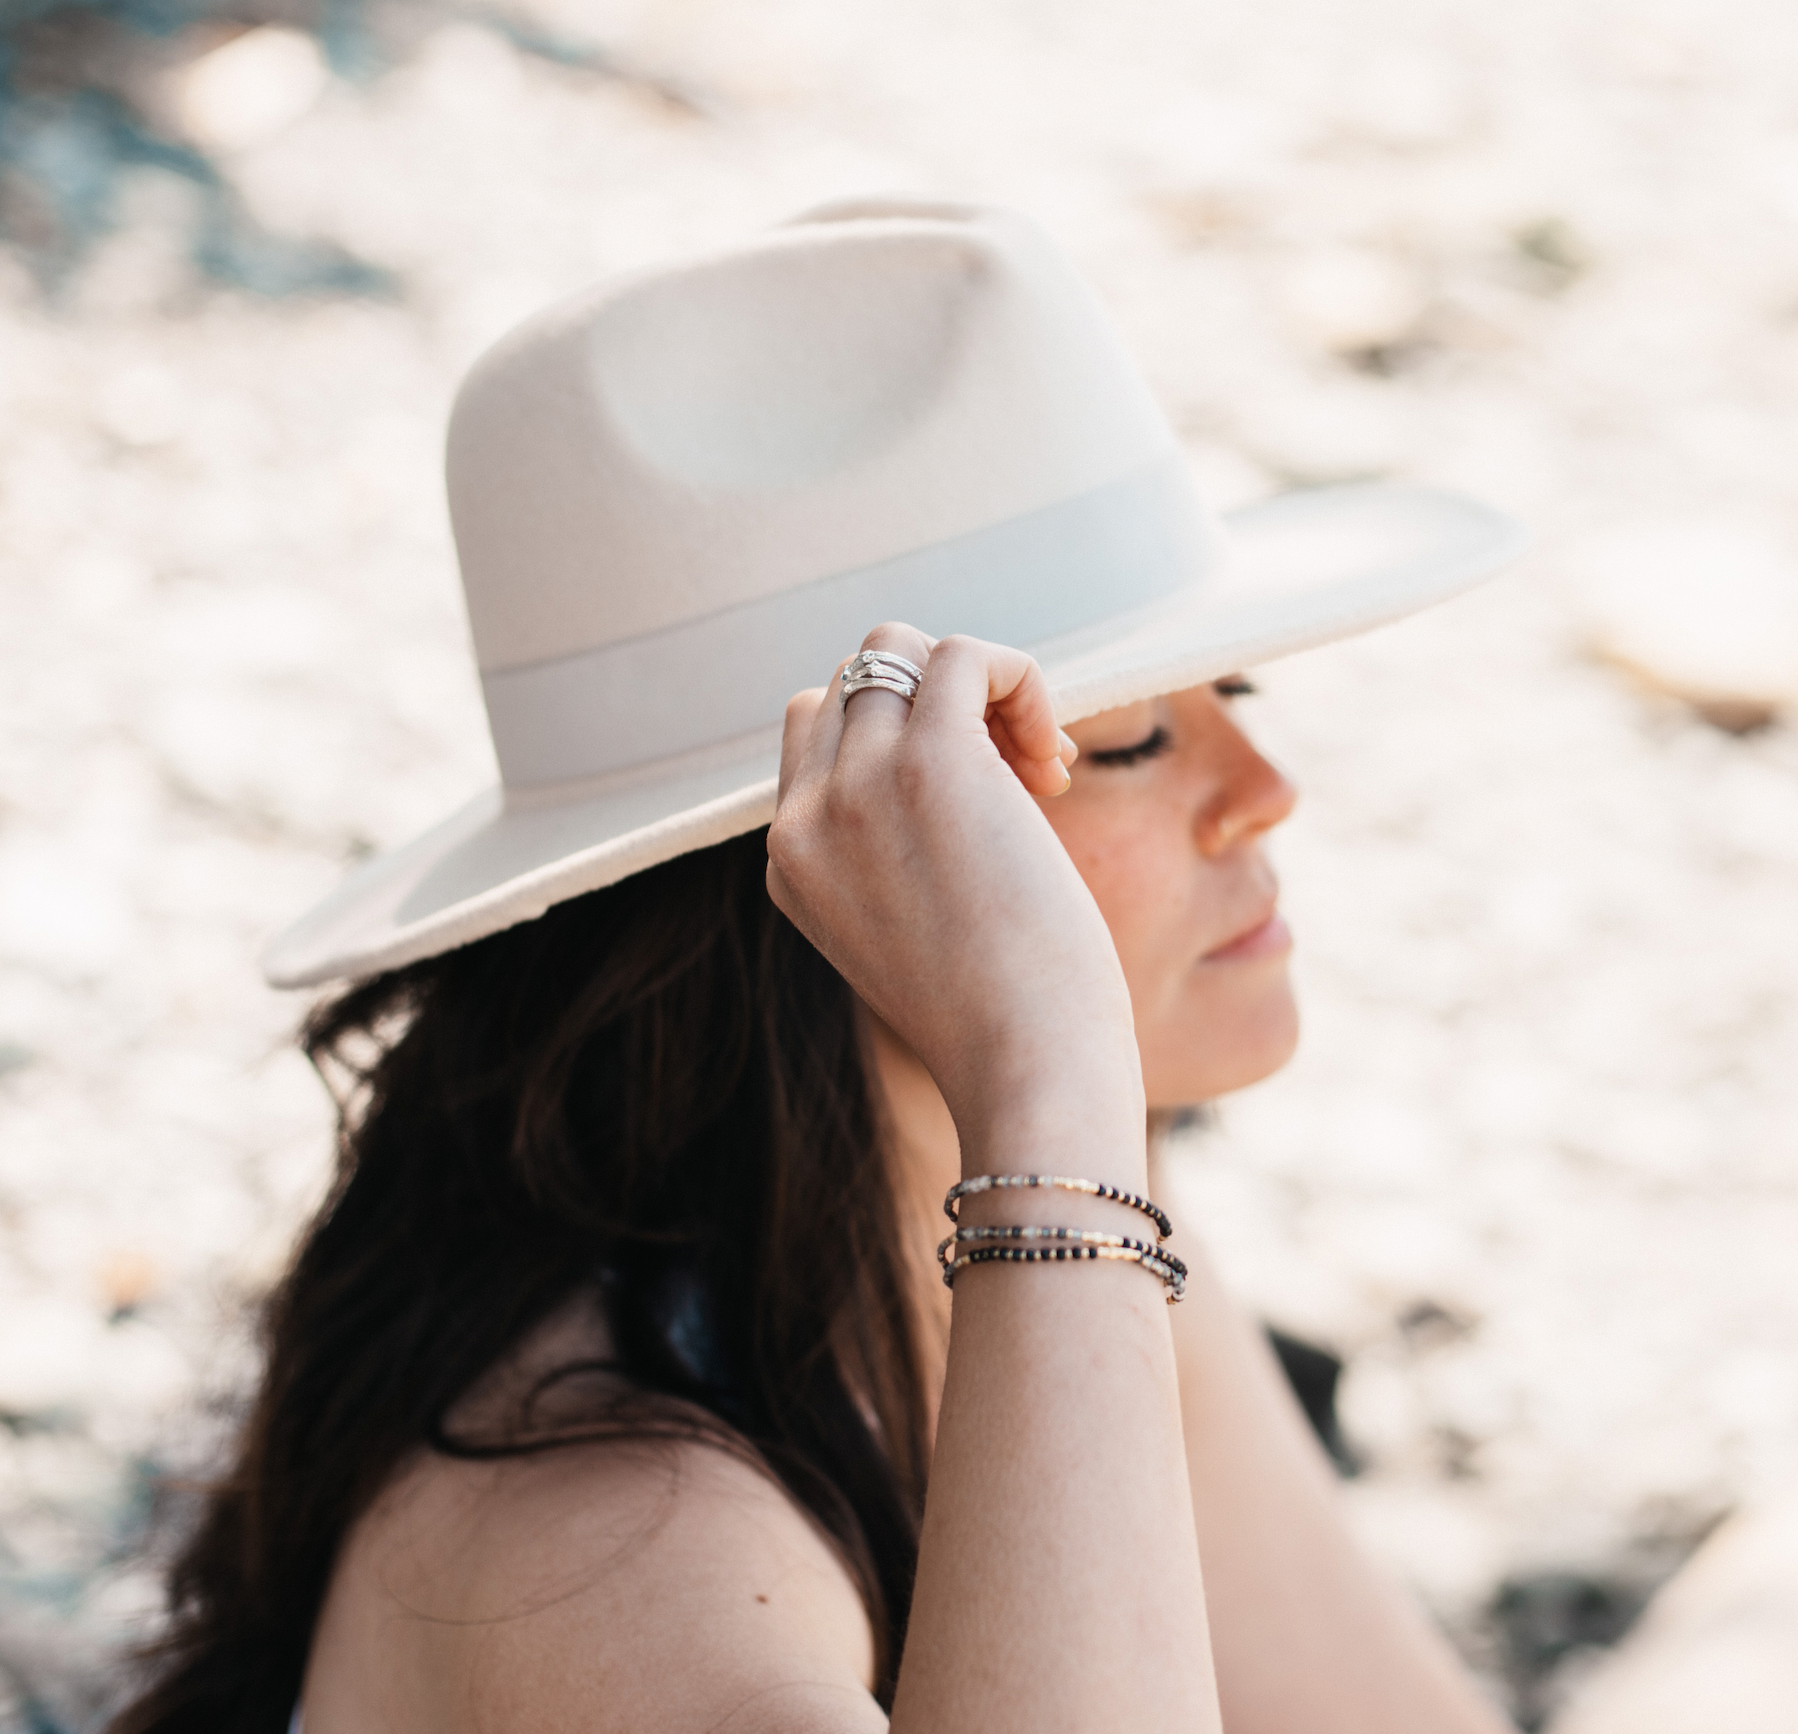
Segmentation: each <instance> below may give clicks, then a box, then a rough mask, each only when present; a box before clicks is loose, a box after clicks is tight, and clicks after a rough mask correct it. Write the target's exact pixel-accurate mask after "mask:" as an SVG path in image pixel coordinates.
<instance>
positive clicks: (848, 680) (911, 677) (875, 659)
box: [842, 650, 924, 706]
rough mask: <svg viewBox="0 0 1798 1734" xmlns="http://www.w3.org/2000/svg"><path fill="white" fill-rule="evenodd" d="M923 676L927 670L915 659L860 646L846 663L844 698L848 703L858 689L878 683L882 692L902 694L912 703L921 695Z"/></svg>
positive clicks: (863, 689)
mask: <svg viewBox="0 0 1798 1734" xmlns="http://www.w3.org/2000/svg"><path fill="white" fill-rule="evenodd" d="M923 678H924V671H923V669H921V668H920V667H918V665H917V664H916V663H915V662H910V661H908V660H907V659H906V658H905V657H903V656H896V655H895V654H894V653H893V652H892V651H890V650H858V651H857V652H856V653H855V655H854V656H852V657H850V659H849V660H848V662H846V663H845V664H844V665H843V673H842V702H843V704H844V705H845V706H847V705H848V703H849V701H850V699H852V698H854V697H855V695H856V694H857V693H858V692H867V691H868V690H869V689H870V688H871V687H878V688H880V690H881V691H882V692H891V693H896V694H898V696H899V697H900V698H902V699H904V700H905V702H906V703H907V704H910V703H911V702H912V701H913V700H914V699H915V698H916V697H917V696H918V683H919V682H920V681H922V680H923Z"/></svg>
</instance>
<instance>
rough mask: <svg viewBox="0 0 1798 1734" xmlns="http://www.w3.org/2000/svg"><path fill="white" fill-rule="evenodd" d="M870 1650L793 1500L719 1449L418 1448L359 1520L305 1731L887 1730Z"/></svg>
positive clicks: (630, 1445)
mask: <svg viewBox="0 0 1798 1734" xmlns="http://www.w3.org/2000/svg"><path fill="white" fill-rule="evenodd" d="M872 1666H873V1642H872V1637H871V1634H870V1631H869V1628H868V1622H867V1618H866V1615H865V1614H864V1612H863V1609H862V1605H861V1599H860V1597H859V1596H858V1594H857V1593H856V1590H855V1587H854V1585H853V1584H852V1582H851V1581H850V1579H849V1577H848V1574H847V1573H846V1572H845V1570H844V1569H843V1567H842V1565H841V1564H840V1562H839V1561H838V1559H837V1557H836V1555H835V1554H834V1552H833V1551H832V1549H831V1548H830V1546H829V1545H828V1543H827V1542H826V1541H825V1540H824V1539H823V1537H822V1536H820V1535H819V1534H818V1532H817V1531H816V1529H815V1528H814V1526H813V1525H812V1523H811V1522H810V1520H809V1519H808V1518H807V1517H806V1516H805V1514H804V1513H802V1512H801V1511H800V1510H799V1509H798V1508H797V1506H796V1505H795V1504H794V1503H793V1501H792V1500H791V1499H790V1498H789V1497H788V1496H787V1494H786V1493H785V1491H784V1490H783V1489H781V1488H780V1487H779V1486H778V1485H777V1484H775V1483H774V1482H773V1481H771V1480H770V1479H769V1477H767V1476H766V1475H765V1474H763V1473H762V1472H761V1471H760V1470H758V1469H757V1468H756V1467H754V1466H753V1465H751V1464H749V1463H745V1462H743V1461H740V1460H739V1459H737V1458H735V1457H733V1456H732V1455H731V1454H730V1453H729V1452H727V1451H724V1450H721V1449H719V1448H717V1447H715V1446H710V1445H705V1444H699V1443H694V1442H690V1441H679V1442H669V1441H657V1440H643V1441H613V1442H607V1443H604V1444H589V1445H579V1446H570V1447H564V1448H560V1449H557V1450H553V1451H548V1452H544V1453H540V1454H538V1455H535V1456H529V1457H516V1458H510V1459H505V1460H502V1461H499V1462H482V1463H469V1462H463V1461H458V1460H451V1459H447V1458H444V1457H441V1456H437V1455H435V1454H431V1455H421V1456H420V1457H419V1458H417V1459H416V1460H415V1461H414V1462H413V1463H412V1464H411V1465H409V1466H408V1468H407V1469H406V1470H405V1471H404V1472H403V1473H402V1474H401V1475H400V1476H399V1477H397V1478H396V1480H395V1481H394V1483H393V1484H392V1485H391V1486H390V1487H389V1489H388V1490H387V1492H386V1493H385V1494H384V1495H383V1496H382V1498H381V1499H380V1500H379V1501H378V1502H377V1503H376V1505H375V1506H374V1507H373V1508H372V1509H371V1510H370V1512H369V1513H368V1515H367V1516H366V1517H365V1518H364V1519H363V1521H362V1522H361V1523H360V1524H359V1525H358V1526H357V1528H356V1529H355V1530H354V1531H353V1532H352V1534H351V1536H350V1538H349V1541H348V1543H347V1545H346V1547H345V1549H344V1552H343V1554H342V1556H341V1557H340V1559H339V1562H338V1565H337V1569H336V1572H335V1574H334V1577H333V1581H332V1584H331V1588H330V1592H329V1595H328V1596H327V1599H326V1604H325V1608H324V1612H323V1614H322V1616H321V1619H320V1622H319V1628H318V1632H317V1634H316V1637H315V1639H314V1643H313V1652H312V1659H311V1664H310V1667H309V1669H308V1673H307V1681H306V1694H305V1706H306V1734H369V1731H370V1730H375V1729H379V1730H382V1731H383V1734H386V1731H389V1730H391V1731H392V1734H410V1731H411V1730H414V1729H417V1730H420V1731H423V1730H426V1729H429V1730H432V1731H433V1734H454V1731H455V1730H458V1729H463V1728H467V1729H472V1728H474V1727H476V1726H479V1727H480V1728H481V1729H482V1730H484V1731H485V1730H495V1731H504V1730H508V1729H513V1728H518V1729H524V1728H529V1729H530V1730H532V1731H533V1734H536V1731H537V1730H563V1729H566V1730H569V1731H571V1734H572V1731H573V1730H577V1729H579V1730H607V1731H611V1730H616V1731H618V1734H632V1731H635V1730H639V1729H640V1730H643V1731H644V1734H648V1731H650V1730H655V1731H657V1734H662V1731H669V1734H674V1731H678V1730H681V1729H686V1728H691V1729H694V1730H696V1731H697V1730H700V1729H715V1730H729V1731H730V1734H755V1731H758V1730H764V1729H766V1730H773V1729H777V1728H778V1729H780V1730H782V1731H783V1734H810V1731H812V1730H816V1731H817V1734H859V1731H862V1730H876V1729H881V1728H884V1727H885V1718H884V1716H883V1715H882V1714H881V1711H880V1709H879V1707H878V1705H877V1704H876V1703H875V1701H874V1699H873V1697H872V1696H871V1693H870V1681H871V1673H872Z"/></svg>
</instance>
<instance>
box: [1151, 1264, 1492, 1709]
mask: <svg viewBox="0 0 1798 1734" xmlns="http://www.w3.org/2000/svg"><path fill="white" fill-rule="evenodd" d="M1181 1250H1182V1253H1183V1256H1184V1257H1185V1258H1186V1259H1187V1260H1188V1262H1189V1263H1190V1264H1191V1266H1192V1273H1191V1276H1190V1278H1189V1280H1188V1287H1187V1300H1186V1303H1185V1304H1184V1305H1183V1306H1181V1307H1178V1308H1176V1309H1175V1319H1174V1342H1175V1356H1176V1362H1177V1365H1178V1369H1179V1379H1180V1397H1181V1409H1182V1414H1183V1416H1184V1420H1185V1441H1186V1455H1187V1463H1188V1468H1189V1471H1190V1476H1191V1487H1192V1503H1193V1510H1194V1517H1195V1521H1196V1523H1197V1526H1198V1536H1199V1551H1200V1555H1201V1557H1202V1558H1203V1560H1204V1563H1205V1576H1206V1583H1207V1588H1208V1590H1209V1596H1210V1615H1211V1618H1210V1635H1211V1641H1212V1644H1213V1646H1214V1651H1215V1655H1216V1659H1217V1674H1218V1689H1219V1693H1220V1696H1221V1699H1222V1702H1223V1706H1224V1711H1225V1715H1226V1719H1227V1723H1228V1726H1229V1729H1230V1734H1500V1731H1501V1730H1503V1729H1504V1728H1505V1727H1506V1724H1505V1722H1504V1721H1503V1720H1502V1719H1501V1718H1500V1717H1499V1716H1498V1715H1497V1713H1496V1712H1495V1711H1493V1710H1492V1709H1491V1708H1490V1707H1489V1706H1488V1705H1487V1704H1486V1703H1485V1702H1484V1700H1483V1699H1482V1698H1481V1697H1480V1695H1479V1693H1478V1691H1477V1689H1476V1688H1475V1686H1474V1685H1473V1682H1472V1681H1471V1679H1470V1678H1469V1677H1468V1676H1467V1674H1466V1673H1465V1671H1464V1670H1462V1669H1461V1668H1460V1666H1459V1665H1458V1664H1457V1662H1456V1661H1455V1659H1454V1657H1453V1656H1452V1655H1451V1654H1450V1653H1449V1651H1448V1648H1447V1646H1446V1645H1445V1644H1444V1643H1443V1642H1442V1640H1441V1639H1440V1638H1439V1637H1438V1636H1437V1634H1436V1633H1434V1632H1433V1631H1431V1630H1430V1629H1429V1628H1428V1626H1427V1625H1426V1623H1425V1621H1424V1620H1423V1617H1422V1615H1421V1614H1420V1612H1419V1611H1418V1610H1417V1609H1416V1608H1415V1607H1414V1606H1413V1605H1412V1604H1411V1603H1410V1602H1409V1601H1408V1600H1407V1599H1406V1598H1405V1597H1404V1596H1403V1595H1402V1594H1401V1593H1400V1592H1399V1591H1398V1590H1397V1589H1395V1588H1394V1587H1393V1586H1392V1585H1391V1584H1390V1583H1388V1582H1387V1581H1386V1579H1385V1578H1384V1576H1383V1575H1382V1574H1381V1573H1380V1572H1379V1571H1378V1570H1377V1569H1376V1568H1375V1567H1374V1566H1373V1565H1372V1563H1371V1562H1370V1561H1369V1560H1368V1559H1367V1557H1366V1556H1365V1554H1363V1552H1362V1551H1361V1549H1360V1548H1359V1546H1358V1545H1357V1544H1356V1542H1355V1539H1354V1537H1353V1535H1352V1533H1351V1531H1350V1530H1349V1527H1348V1524H1347V1521H1346V1518H1345V1514H1344V1512H1343V1510H1342V1504H1341V1498H1340V1494H1339V1491H1338V1489H1337V1487H1336V1485H1335V1478H1334V1475H1333V1473H1332V1472H1331V1470H1330V1468H1329V1465H1328V1463H1327V1461H1326V1460H1325V1458H1324V1456H1323V1453H1322V1451H1321V1450H1320V1449H1319V1448H1318V1447H1317V1445H1316V1442H1315V1441H1314V1440H1313V1438H1312V1437H1311V1434H1310V1432H1309V1429H1308V1428H1307V1426H1306V1424H1305V1422H1304V1418H1303V1416H1302V1415H1301V1414H1300V1412H1299V1410H1298V1407H1297V1405H1296V1403H1294V1402H1293V1400H1292V1398H1291V1395H1290V1393H1289V1392H1288V1391H1287V1390H1286V1389H1285V1386H1284V1382H1283V1381H1282V1380H1281V1378H1280V1375H1279V1371H1278V1368H1277V1366H1276V1364H1275V1363H1274V1361H1273V1358H1272V1355H1271V1354H1270V1353H1269V1351H1268V1349H1267V1347H1266V1345H1265V1343H1264V1342H1263V1341H1262V1340H1260V1338H1259V1335H1258V1333H1256V1332H1255V1331H1254V1330H1253V1329H1252V1328H1251V1327H1250V1326H1249V1324H1248V1322H1247V1321H1246V1320H1245V1319H1244V1318H1243V1317H1242V1315H1241V1314H1240V1312H1239V1311H1238V1310H1237V1308H1236V1307H1235V1306H1234V1305H1233V1304H1232V1303H1231V1302H1230V1300H1229V1299H1228V1298H1227V1297H1226V1295H1225V1294H1224V1292H1223V1290H1222V1289H1221V1288H1220V1287H1219V1285H1218V1283H1217V1281H1216V1278H1215V1276H1214V1275H1213V1273H1212V1272H1211V1270H1210V1268H1209V1266H1208V1264H1207V1263H1206V1261H1205V1259H1204V1257H1203V1254H1202V1251H1201V1250H1200V1249H1198V1248H1196V1247H1194V1246H1193V1245H1191V1244H1188V1245H1186V1246H1184V1247H1182V1249H1181Z"/></svg>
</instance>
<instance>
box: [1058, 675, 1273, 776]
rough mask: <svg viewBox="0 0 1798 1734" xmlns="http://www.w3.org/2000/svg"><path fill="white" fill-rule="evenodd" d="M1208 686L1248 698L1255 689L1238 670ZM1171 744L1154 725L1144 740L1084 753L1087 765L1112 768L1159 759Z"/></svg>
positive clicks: (1171, 739)
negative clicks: (1127, 745)
mask: <svg viewBox="0 0 1798 1734" xmlns="http://www.w3.org/2000/svg"><path fill="white" fill-rule="evenodd" d="M1211 690H1212V691H1213V692H1215V693H1216V694H1217V696H1218V697H1219V698H1247V697H1249V696H1250V694H1252V693H1253V692H1254V691H1255V684H1254V682H1253V681H1250V680H1246V679H1244V678H1243V676H1241V675H1240V674H1227V675H1225V676H1224V678H1223V679H1222V680H1214V681H1213V682H1212V683H1211ZM1173 744H1174V737H1173V736H1172V735H1170V734H1169V733H1168V732H1167V730H1166V729H1164V728H1162V727H1160V726H1159V725H1157V726H1156V727H1155V728H1154V729H1153V730H1152V731H1151V732H1150V733H1149V735H1148V737H1147V738H1146V739H1144V740H1140V741H1138V742H1137V743H1136V745H1135V746H1131V747H1108V748H1106V749H1105V750H1104V751H1103V752H1092V753H1088V754H1087V755H1086V762H1087V763H1088V764H1089V765H1108V766H1110V767H1111V768H1112V769H1114V770H1122V769H1124V768H1126V767H1128V766H1130V765H1140V764H1142V763H1144V762H1145V761H1146V760H1148V759H1158V758H1160V757H1161V755H1162V754H1163V753H1165V752H1166V751H1167V750H1168V748H1169V747H1171V746H1172V745H1173Z"/></svg>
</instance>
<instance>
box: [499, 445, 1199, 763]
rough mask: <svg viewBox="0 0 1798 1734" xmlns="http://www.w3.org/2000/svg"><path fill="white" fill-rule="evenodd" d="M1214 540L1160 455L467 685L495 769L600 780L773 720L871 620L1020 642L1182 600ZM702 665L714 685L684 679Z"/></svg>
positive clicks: (1188, 488) (820, 679)
mask: <svg viewBox="0 0 1798 1734" xmlns="http://www.w3.org/2000/svg"><path fill="white" fill-rule="evenodd" d="M1221 554H1222V549H1221V543H1220V539H1219V536H1218V533H1217V531H1216V529H1215V528H1214V527H1213V526H1212V525H1211V523H1210V522H1209V521H1208V519H1207V518H1206V516H1205V513H1204V510H1203V508H1202V507H1201V506H1200V504H1199V502H1198V497H1197V495H1196V494H1195V492H1194V490H1193V486H1192V480H1191V477H1190V475H1189V473H1188V471H1187V467H1186V461H1185V458H1184V457H1183V456H1182V455H1181V454H1180V453H1179V452H1177V451H1176V452H1174V453H1173V454H1171V455H1170V456H1169V457H1168V458H1165V459H1163V460H1161V461H1159V462H1157V463H1155V464H1152V465H1150V466H1148V467H1147V468H1145V469H1141V470H1136V471H1133V472H1132V473H1131V474H1129V475H1127V476H1125V477H1123V478H1121V479H1120V480H1118V481H1115V482H1109V483H1107V484H1106V485H1105V486H1103V487H1100V488H1095V489H1093V490H1092V491H1091V492H1089V493H1085V494H1079V495H1076V496H1075V497H1074V498H1073V499H1070V500H1060V501H1057V502H1056V503H1055V504H1054V505H1052V506H1044V507H1042V508H1040V509H1039V510H1037V511H1034V512H1025V513H1022V514H1020V515H1019V516H1018V517H1015V518H1007V519H1006V520H1005V521H1004V522H1002V523H998V524H992V525H989V526H988V527H986V528H985V529H981V530H974V531H971V532H969V533H968V534H967V535H965V536H954V537H951V538H949V539H948V540H947V541H943V542H937V543H933V544H932V545H931V546H929V547H927V548H917V549H914V550H912V551H911V552H909V553H905V554H900V555H897V556H895V557H894V558H892V559H890V560H882V561H879V562H877V563H875V564H874V565H871V566H862V567H858V568H857V569H856V570H854V571H852V572H842V573H837V574H835V575H834V576H832V577H829V578H820V579H817V580H815V581H814V582H812V583H810V584H802V585H800V586H798V587H796V588H795V589H792V590H783V591H780V592H778V593H776V594H775V595H772V596H764V597H759V598H757V599H756V600H755V601H753V602H745V603H742V604H740V605H739V606H737V607H735V608H726V609H722V610H720V611H719V612H718V613H716V614H708V615H706V616H704V617H703V618H702V619H698V620H689V621H684V622H682V623H681V624H680V625H679V626H670V627H667V628H665V629H663V630H662V631H659V632H651V633H645V634H643V635H642V636H640V637H637V638H629V639H624V640H621V641H620V642H618V643H616V644H607V645H602V646H601V647H600V648H598V649H596V650H587V651H580V652H578V653H576V654H575V655H572V656H564V657H557V658H556V659H555V660H554V661H551V662H538V663H532V664H529V665H527V666H526V667H523V668H507V669H497V670H494V671H492V672H489V673H484V674H483V675H482V676H481V685H482V687H483V689H484V691H485V694H486V699H487V719H488V723H489V725H490V727H491V728H492V731H493V746H494V751H495V753H496V754H497V756H498V758H499V766H500V774H501V776H502V777H503V778H504V779H505V782H506V785H507V787H508V788H514V789H524V788H535V787H541V786H543V785H545V784H552V783H571V782H579V781H584V780H587V779H590V778H593V777H602V776H607V775H610V774H612V773H614V772H617V771H622V770H628V769H630V768H631V767H633V766H637V765H642V764H647V763H650V762H653V761H654V760H657V759H664V758H670V757H673V756H674V755H676V754H679V753H685V752H691V751H693V750H694V749H696V748H699V747H705V746H712V745H716V744H719V743H721V742H724V741H728V740H731V739H734V738H736V737H737V736H740V735H747V734H752V733H755V732H757V731H761V730H766V729H769V728H771V727H774V726H776V725H778V724H779V722H780V719H781V716H782V714H783V713H784V711H785V708H786V703H787V700H788V699H789V698H791V697H792V696H793V694H794V693H795V692H798V691H799V690H801V689H802V688H804V687H808V686H822V685H823V684H824V682H825V681H826V680H828V679H829V677H830V673H831V670H832V669H833V668H835V667H836V665H837V663H839V662H840V661H841V660H842V659H843V658H844V657H845V656H848V655H850V654H851V653H852V652H853V651H854V650H855V648H856V647H857V645H859V644H860V643H861V640H862V636H863V635H864V634H865V633H866V632H867V631H868V629H869V628H870V627H871V626H874V625H876V624H878V623H879V622H880V621H882V620H905V621H909V622H910V623H911V624H912V625H914V626H916V627H918V628H919V629H920V630H922V631H924V632H927V633H929V634H930V635H931V637H933V638H942V637H945V636H946V635H947V634H949V633H952V632H965V633H969V634H972V635H973V636H974V637H976V638H990V639H996V640H999V641H1001V642H1003V643H1007V644H1018V645H1023V646H1025V647H1026V648H1029V647H1031V646H1034V645H1038V644H1042V643H1044V642H1046V641H1048V640H1050V639H1055V638H1060V637H1063V636H1065V635H1066V634H1068V633H1073V632H1079V631H1081V630H1082V629H1084V628H1087V627H1091V626H1094V625H1097V624H1098V623H1100V622H1102V621H1106V620H1110V619H1112V618H1114V617H1116V616H1119V615H1124V614H1128V613H1131V612H1132V611H1134V610H1136V609H1139V608H1142V607H1144V606H1146V605H1148V604H1150V603H1154V602H1158V601H1161V600H1163V599H1164V598H1166V597H1168V596H1171V595H1172V594H1174V593H1175V592H1176V591H1179V590H1183V589H1188V588H1190V587H1192V586H1193V585H1195V584H1197V583H1200V582H1202V581H1203V579H1204V578H1205V576H1206V575H1207V574H1208V573H1209V572H1210V571H1212V570H1213V569H1214V568H1215V567H1216V566H1217V565H1219V564H1220V562H1221ZM708 668H718V669H722V670H724V671H726V672H725V673H724V674H723V675H722V676H721V677H720V678H717V679H709V678H697V679H696V678H695V676H696V675H703V673H704V671H705V670H706V669H708Z"/></svg>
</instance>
